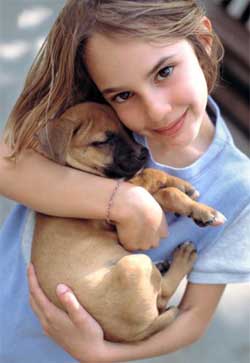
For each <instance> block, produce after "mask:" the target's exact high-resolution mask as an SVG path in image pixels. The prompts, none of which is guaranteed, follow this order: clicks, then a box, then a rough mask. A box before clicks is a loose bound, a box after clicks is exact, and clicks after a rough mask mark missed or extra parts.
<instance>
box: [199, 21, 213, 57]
mask: <svg viewBox="0 0 250 363" xmlns="http://www.w3.org/2000/svg"><path fill="white" fill-rule="evenodd" d="M201 25H202V27H203V28H204V30H205V33H204V34H200V35H199V38H200V40H201V42H202V43H203V45H204V47H205V49H206V51H207V53H208V55H210V54H211V49H212V44H213V36H212V31H213V27H212V23H211V21H210V20H209V19H208V18H207V17H206V16H204V17H203V18H202V20H201Z"/></svg>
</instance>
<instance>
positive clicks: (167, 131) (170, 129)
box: [153, 111, 187, 137]
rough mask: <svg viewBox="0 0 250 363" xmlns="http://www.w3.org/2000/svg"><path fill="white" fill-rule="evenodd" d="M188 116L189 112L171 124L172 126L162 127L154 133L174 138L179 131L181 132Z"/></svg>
mask: <svg viewBox="0 0 250 363" xmlns="http://www.w3.org/2000/svg"><path fill="white" fill-rule="evenodd" d="M186 115H187V111H185V112H184V114H183V115H182V116H180V117H179V118H178V119H177V120H175V121H173V122H170V125H168V126H165V127H161V128H157V129H155V130H153V131H154V132H156V133H158V134H159V135H165V136H172V137H173V136H174V135H176V134H177V133H178V132H179V131H181V129H182V127H183V126H184V123H185V119H186Z"/></svg>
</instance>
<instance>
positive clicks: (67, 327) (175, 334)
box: [28, 266, 225, 363]
mask: <svg viewBox="0 0 250 363" xmlns="http://www.w3.org/2000/svg"><path fill="white" fill-rule="evenodd" d="M28 277H29V283H30V291H31V297H30V300H31V305H32V307H33V310H34V311H35V313H36V314H37V316H38V317H39V319H40V321H41V324H42V326H43V329H44V330H45V333H46V334H47V335H48V336H50V337H51V338H52V339H53V340H55V342H56V343H57V344H59V345H60V346H61V347H62V348H63V349H65V350H66V351H67V352H68V353H70V354H71V355H72V356H73V357H74V358H76V359H77V360H79V361H80V362H81V363H85V362H100V363H101V362H123V361H129V360H135V359H144V358H150V357H155V356H159V355H163V354H168V353H171V352H174V351H176V350H178V349H180V348H183V347H185V346H188V345H190V344H192V343H193V342H195V341H196V340H198V339H199V338H200V337H201V336H202V334H203V333H204V331H205V330H206V328H207V326H208V323H209V321H210V320H211V318H212V315H213V313H214V311H215V309H216V307H217V305H218V302H219V300H220V298H221V296H222V293H223V291H224V288H225V286H224V285H199V284H191V283H189V284H188V285H187V288H186V291H185V294H184V296H183V298H182V301H181V303H180V310H181V313H180V315H179V316H178V317H177V319H176V320H175V321H174V322H173V323H172V324H171V325H170V326H168V327H167V328H165V329H164V330H162V331H161V332H159V333H157V334H155V335H153V336H152V337H150V338H148V339H146V340H144V341H142V342H138V343H132V344H131V343H130V344H121V343H111V342H108V341H105V340H104V337H103V331H102V329H101V327H100V326H99V325H98V323H97V322H96V321H95V320H94V319H93V318H92V317H91V316H90V315H89V314H88V313H87V312H86V310H84V308H83V307H82V306H80V305H79V303H78V302H77V300H76V298H75V296H74V295H73V293H72V292H70V290H69V289H67V290H66V292H65V291H64V292H62V291H61V292H60V291H59V289H58V296H59V298H60V300H61V302H62V304H63V305H64V306H65V308H66V309H67V311H68V314H69V315H67V314H66V313H65V312H63V311H61V310H60V309H58V308H57V307H56V306H55V305H53V304H52V303H51V302H50V301H49V300H48V299H47V298H46V296H45V295H44V294H43V292H42V290H41V289H40V288H39V285H38V282H37V279H36V276H35V273H34V270H33V268H32V266H30V268H29V270H28ZM61 286H62V285H61ZM63 286H64V285H63ZM93 347H94V349H93Z"/></svg>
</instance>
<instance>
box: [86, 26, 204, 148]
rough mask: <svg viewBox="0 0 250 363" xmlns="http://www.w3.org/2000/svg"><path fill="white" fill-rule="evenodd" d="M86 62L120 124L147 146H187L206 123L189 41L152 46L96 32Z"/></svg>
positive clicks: (201, 79) (201, 88) (201, 78)
mask: <svg viewBox="0 0 250 363" xmlns="http://www.w3.org/2000/svg"><path fill="white" fill-rule="evenodd" d="M85 61H86V65H87V68H88V71H89V74H90V76H91V77H92V79H93V81H94V82H95V84H96V85H97V87H98V88H99V90H100V91H101V92H102V94H103V96H104V97H105V99H106V100H107V101H108V102H109V104H110V105H111V106H112V107H113V109H114V110H115V111H116V112H117V114H118V116H119V118H120V119H121V121H122V123H123V124H124V125H126V126H127V127H128V128H129V129H131V130H133V131H135V132H137V133H139V134H141V135H144V136H146V137H147V139H148V141H149V142H151V143H152V142H153V143H154V142H157V143H158V144H161V145H162V146H163V147H165V148H167V149H168V148H173V147H174V148H175V149H176V148H179V147H182V148H183V147H186V146H188V145H190V146H191V145H192V142H194V141H195V140H196V138H197V136H198V135H199V133H200V130H201V126H202V124H203V121H204V123H205V122H207V119H208V117H207V115H206V111H205V109H206V104H207V96H208V92H207V84H206V80H205V77H204V74H203V71H202V69H201V67H200V64H199V62H198V59H197V57H196V55H195V52H194V50H193V48H192V46H191V45H190V43H189V42H188V41H186V40H179V41H173V42H171V43H167V44H159V43H157V44H156V43H149V42H146V41H143V40H139V39H126V40H125V39H123V38H117V39H115V38H111V37H107V36H105V35H102V34H99V33H96V34H94V35H93V37H92V38H91V39H90V40H89V42H88V45H87V48H86V58H85Z"/></svg>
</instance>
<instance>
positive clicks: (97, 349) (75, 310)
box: [28, 265, 107, 362]
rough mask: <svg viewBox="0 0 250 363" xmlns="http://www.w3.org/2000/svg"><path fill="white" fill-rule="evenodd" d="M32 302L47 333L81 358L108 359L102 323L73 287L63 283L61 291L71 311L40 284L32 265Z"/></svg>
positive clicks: (63, 301)
mask: <svg viewBox="0 0 250 363" xmlns="http://www.w3.org/2000/svg"><path fill="white" fill-rule="evenodd" d="M28 281H29V287H30V303H31V306H32V309H33V310H34V312H35V313H36V315H37V316H38V318H39V320H40V322H41V325H42V327H43V330H44V332H45V334H46V335H48V336H49V337H50V338H52V339H53V340H54V341H55V342H56V343H57V344H59V345H60V346H61V347H62V348H63V349H64V350H65V351H67V352H68V353H69V354H70V355H72V357H74V358H75V359H77V360H78V361H81V362H85V361H86V362H90V361H98V362H101V360H102V359H104V357H105V354H104V351H105V344H106V343H107V342H105V340H104V335H103V331H102V329H101V327H100V325H99V324H98V323H97V322H96V320H94V319H93V318H92V317H91V316H90V315H89V314H88V313H87V311H86V310H84V309H83V307H82V306H81V305H80V304H79V303H78V301H77V299H76V297H75V296H74V294H73V293H72V291H71V290H70V289H69V288H67V287H66V286H65V285H59V286H58V288H57V295H58V297H59V299H60V301H61V303H62V304H63V306H64V307H65V308H66V309H67V312H68V314H66V313H65V312H64V311H62V310H60V309H59V308H57V307H56V306H55V305H54V304H52V303H51V302H50V301H49V300H48V299H47V297H46V296H45V295H44V293H43V292H42V290H41V288H40V287H39V284H38V281H37V278H36V275H35V271H34V268H33V266H32V265H30V266H29V268H28Z"/></svg>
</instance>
